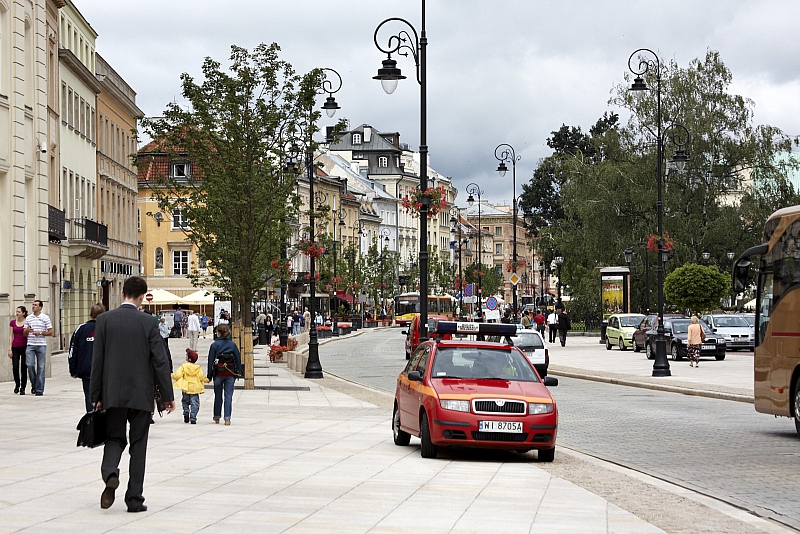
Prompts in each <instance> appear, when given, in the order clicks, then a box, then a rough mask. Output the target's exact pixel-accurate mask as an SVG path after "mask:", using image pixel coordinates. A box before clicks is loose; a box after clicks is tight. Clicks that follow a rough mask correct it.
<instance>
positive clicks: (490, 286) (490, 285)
mask: <svg viewBox="0 0 800 534" xmlns="http://www.w3.org/2000/svg"><path fill="white" fill-rule="evenodd" d="M478 272H479V269H478V262H477V261H474V262H472V263H470V264H469V265H467V266H466V267H464V283H467V284H475V292H476V294H477V291H478V285H477V284H478ZM480 272H482V273H483V274H482V275H481V277H480V278H481V289H482V290H483V298H484V299H485V298H486V297H489V296H492V295H497V294H498V293H499V291H500V288H501V287H502V286H503V284H504V283H505V280H503V275H502V274H500V273H499V272H497V270H496V269H494V268H493V267H491V266H488V265H484V266H483V270H482V271H480Z"/></svg>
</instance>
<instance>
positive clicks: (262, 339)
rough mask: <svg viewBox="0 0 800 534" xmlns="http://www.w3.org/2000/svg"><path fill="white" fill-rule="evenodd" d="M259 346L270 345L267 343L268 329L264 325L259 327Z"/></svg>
mask: <svg viewBox="0 0 800 534" xmlns="http://www.w3.org/2000/svg"><path fill="white" fill-rule="evenodd" d="M258 344H259V345H269V343H267V328H266V327H265V326H264V325H263V324H260V325H258Z"/></svg>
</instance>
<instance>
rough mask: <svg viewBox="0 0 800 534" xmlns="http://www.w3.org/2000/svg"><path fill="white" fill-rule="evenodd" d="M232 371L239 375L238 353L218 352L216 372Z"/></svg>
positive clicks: (215, 360)
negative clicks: (237, 365) (237, 366)
mask: <svg viewBox="0 0 800 534" xmlns="http://www.w3.org/2000/svg"><path fill="white" fill-rule="evenodd" d="M221 372H222V373H232V374H233V375H234V376H239V370H238V369H237V368H236V355H235V354H234V353H232V352H223V353H222V354H217V356H216V358H214V374H215V375H218V374H219V373H221Z"/></svg>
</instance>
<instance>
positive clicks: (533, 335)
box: [486, 325, 550, 378]
mask: <svg viewBox="0 0 800 534" xmlns="http://www.w3.org/2000/svg"><path fill="white" fill-rule="evenodd" d="M518 326H519V325H518ZM486 341H488V342H490V343H502V342H503V340H502V339H501V337H500V336H489V337H487V338H486ZM513 342H514V346H515V347H517V348H518V349H520V350H521V351H522V352H524V353H525V356H527V357H528V361H530V362H531V363H532V364H533V366H534V367H535V368H536V372H537V373H539V376H540V377H542V378H544V377H546V376H547V368H548V367H549V366H550V350H549V349H548V348H547V343H545V341H544V339H543V338H542V335H541V334H540V333H539V332H537V331H536V330H529V329H519V328H517V336H516V337H515V338H514V339H513Z"/></svg>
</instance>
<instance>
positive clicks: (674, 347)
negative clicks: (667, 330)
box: [670, 343, 683, 362]
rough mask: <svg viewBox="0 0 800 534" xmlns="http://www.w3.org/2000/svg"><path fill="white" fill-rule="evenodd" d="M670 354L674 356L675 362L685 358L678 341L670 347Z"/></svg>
mask: <svg viewBox="0 0 800 534" xmlns="http://www.w3.org/2000/svg"><path fill="white" fill-rule="evenodd" d="M670 355H671V356H672V361H673V362H677V361H678V360H682V359H683V358H681V349H680V348H679V347H678V344H677V343H673V344H672V347H671V348H670Z"/></svg>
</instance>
